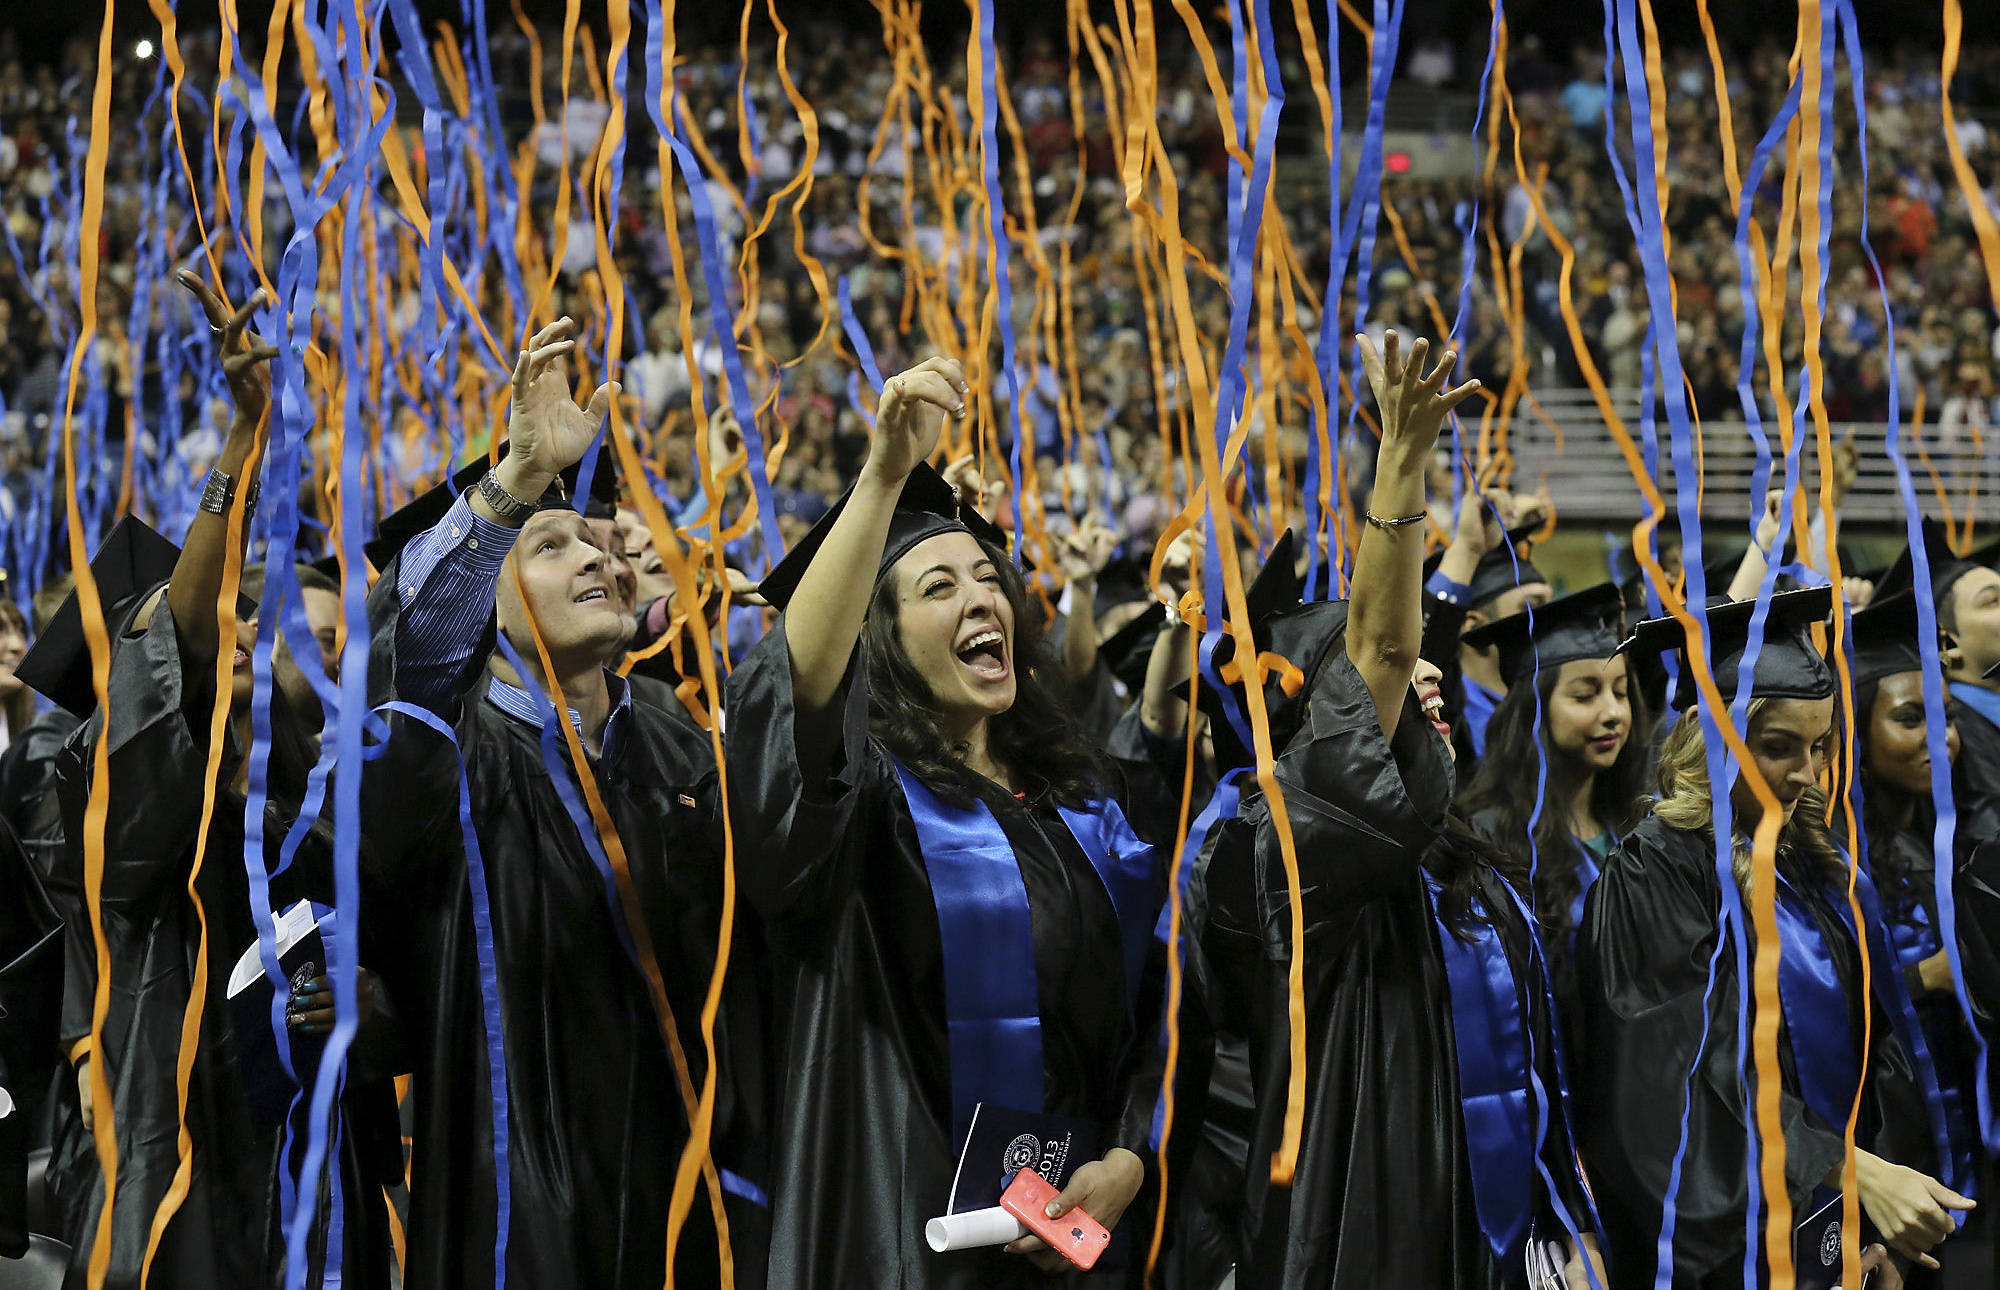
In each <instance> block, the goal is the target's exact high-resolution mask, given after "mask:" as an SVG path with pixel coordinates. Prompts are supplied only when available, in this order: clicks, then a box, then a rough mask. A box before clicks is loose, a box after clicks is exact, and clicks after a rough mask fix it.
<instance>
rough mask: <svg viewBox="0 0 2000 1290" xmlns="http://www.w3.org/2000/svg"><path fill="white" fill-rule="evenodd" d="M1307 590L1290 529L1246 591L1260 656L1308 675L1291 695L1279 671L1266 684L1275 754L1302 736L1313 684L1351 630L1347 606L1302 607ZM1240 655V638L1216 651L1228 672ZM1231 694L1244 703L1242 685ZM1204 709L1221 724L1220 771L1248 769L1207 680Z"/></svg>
mask: <svg viewBox="0 0 2000 1290" xmlns="http://www.w3.org/2000/svg"><path fill="white" fill-rule="evenodd" d="M1303 590H1304V587H1303V584H1302V583H1301V582H1300V580H1299V573H1298V563H1297V558H1296V556H1295V554H1294V550H1293V537H1292V533H1291V530H1289V529H1287V530H1286V531H1285V533H1284V535H1283V536H1282V537H1280V538H1279V539H1278V541H1277V545H1275V546H1273V547H1272V548H1271V554H1270V558H1268V559H1267V560H1265V561H1264V567H1263V568H1262V569H1261V570H1259V571H1258V573H1257V576H1256V578H1255V579H1253V580H1252V581H1251V583H1250V585H1249V587H1247V588H1245V589H1244V596H1243V598H1244V608H1245V610H1246V611H1247V613H1248V616H1249V619H1250V631H1251V635H1252V637H1253V638H1254V639H1255V641H1256V645H1257V650H1258V652H1259V653H1260V654H1262V653H1272V654H1276V655H1278V656H1279V657H1281V658H1283V659H1285V660H1286V661H1287V662H1289V663H1290V664H1291V665H1292V666H1293V667H1296V668H1297V669H1299V672H1300V673H1301V674H1302V680H1303V683H1302V684H1299V685H1297V686H1296V687H1294V688H1292V689H1291V690H1289V691H1288V690H1287V687H1286V686H1285V684H1284V681H1283V677H1282V676H1281V675H1279V674H1278V673H1277V672H1275V671H1274V672H1273V673H1272V674H1271V675H1270V676H1269V677H1267V678H1266V680H1265V682H1264V708H1265V711H1266V712H1268V713H1269V714H1270V718H1271V746H1272V747H1274V748H1283V747H1284V746H1285V745H1286V744H1287V743H1289V742H1291V738H1292V736H1293V735H1294V734H1296V733H1297V732H1298V728H1299V726H1300V724H1301V723H1302V722H1303V721H1304V719H1305V712H1306V704H1307V701H1308V700H1309V699H1310V698H1311V695H1312V687H1313V684H1314V682H1315V681H1316V680H1317V678H1318V676H1319V669H1320V664H1321V663H1322V662H1324V661H1325V659H1326V655H1327V652H1328V650H1329V649H1330V648H1331V647H1332V646H1333V644H1334V642H1335V641H1337V640H1339V638H1340V635H1341V633H1342V632H1343V631H1345V630H1346V628H1347V602H1346V601H1344V600H1320V601H1313V602H1311V603H1301V601H1300V599H1299V597H1300V594H1301V592H1302V591H1303ZM1235 655H1236V638H1235V637H1233V636H1229V635H1224V636H1223V637H1222V640H1221V642H1220V643H1219V644H1218V645H1217V646H1216V651H1215V660H1214V662H1215V666H1216V667H1217V668H1218V669H1220V668H1222V667H1224V666H1226V665H1227V664H1228V663H1229V661H1230V659H1232V658H1234V657H1235ZM1230 689H1231V690H1232V691H1233V692H1234V693H1235V694H1236V697H1237V699H1238V700H1239V702H1240V701H1241V699H1242V698H1243V694H1244V690H1243V683H1242V681H1240V680H1239V681H1237V682H1236V683H1235V684H1234V685H1232V686H1230ZM1175 691H1176V692H1177V693H1179V694H1180V695H1182V696H1183V697H1185V696H1186V694H1187V688H1186V683H1185V682H1183V683H1182V684H1181V685H1179V686H1176V687H1175ZM1200 706H1201V708H1202V709H1203V710H1204V711H1206V712H1208V713H1210V714H1211V715H1212V716H1214V717H1216V718H1217V720H1216V721H1214V722H1213V723H1212V730H1213V734H1214V738H1215V757H1216V761H1217V763H1218V764H1219V765H1220V767H1221V768H1223V769H1228V768H1229V767H1232V766H1240V765H1245V764H1247V763H1248V761H1249V759H1250V753H1249V750H1247V749H1245V748H1243V747H1242V746H1241V741H1240V740H1238V739H1237V738H1236V736H1235V732H1234V730H1233V729H1232V728H1231V727H1230V724H1229V722H1227V721H1226V720H1222V719H1220V718H1221V717H1222V714H1223V710H1224V709H1223V703H1222V697H1221V696H1220V695H1219V694H1217V693H1216V691H1215V687H1213V686H1212V685H1210V684H1208V682H1207V681H1206V680H1204V681H1203V682H1202V686H1201V690H1200Z"/></svg>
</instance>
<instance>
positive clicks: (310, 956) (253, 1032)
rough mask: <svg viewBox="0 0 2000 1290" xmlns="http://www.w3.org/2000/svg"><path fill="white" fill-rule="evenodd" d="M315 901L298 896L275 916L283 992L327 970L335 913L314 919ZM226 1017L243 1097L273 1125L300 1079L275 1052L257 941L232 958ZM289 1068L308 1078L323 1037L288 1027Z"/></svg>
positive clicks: (266, 984)
mask: <svg viewBox="0 0 2000 1290" xmlns="http://www.w3.org/2000/svg"><path fill="white" fill-rule="evenodd" d="M313 915H314V910H313V906H311V905H310V904H308V903H307V902H305V901H303V900H302V901H299V902H298V903H297V904H295V905H293V906H292V907H291V908H290V909H287V910H286V911H285V912H284V913H282V914H280V915H279V916H278V919H277V948H278V966H279V967H280V968H281V969H283V971H284V974H285V989H286V993H287V995H289V994H290V993H291V992H292V991H294V990H297V989H299V988H300V987H301V986H303V985H304V984H305V983H306V982H308V981H310V980H312V979H313V978H314V977H316V976H323V975H325V973H326V937H327V936H329V935H331V934H332V932H333V921H334V913H333V911H332V910H326V911H325V912H324V913H322V914H321V915H320V916H319V917H318V918H317V919H315V918H314V916H313ZM228 997H229V1020H230V1024H231V1025H232V1026H233V1027H234V1029H235V1031H236V1035H235V1039H236V1068H237V1073H238V1076H239V1077H240V1078H241V1079H242V1081H243V1093H244V1097H245V1100H247V1101H248V1102H249V1104H250V1110H251V1112H252V1114H254V1115H255V1116H256V1117H257V1119H258V1120H259V1121H260V1122H262V1123H263V1124H265V1125H267V1126H270V1127H274V1128H275V1127H276V1126H278V1125H281V1124H283V1123H284V1122H285V1117H286V1116H287V1115H288V1114H290V1112H291V1106H292V1095H293V1094H294V1093H296V1092H297V1091H298V1090H299V1082H298V1081H295V1080H294V1079H293V1078H292V1076H290V1075H288V1074H286V1073H285V1064H284V1062H283V1061H281V1060H280V1059H279V1056H278V1039H277V1036H276V1034H275V1033H274V1032H273V1031H272V1029H271V978H270V977H268V976H266V975H265V974H264V960H263V957H262V949H261V947H260V945H258V944H255V943H253V944H252V945H251V946H250V948H249V949H247V950H245V951H243V956H242V957H241V958H239V959H237V960H236V967H235V969H234V970H233V971H231V972H230V974H229V992H228ZM286 1039H287V1040H288V1041H289V1044H290V1053H289V1056H290V1058H291V1063H292V1070H293V1071H295V1072H298V1073H299V1075H300V1076H301V1078H302V1079H304V1080H306V1081H308V1082H310V1080H311V1078H312V1075H311V1072H312V1071H313V1070H314V1069H315V1068H316V1067H317V1065H318V1063H319V1054H320V1050H321V1049H322V1048H323V1047H324V1046H325V1042H326V1041H325V1039H324V1037H322V1036H318V1035H300V1034H297V1033H296V1032H294V1031H292V1030H291V1028H290V1027H287V1028H286Z"/></svg>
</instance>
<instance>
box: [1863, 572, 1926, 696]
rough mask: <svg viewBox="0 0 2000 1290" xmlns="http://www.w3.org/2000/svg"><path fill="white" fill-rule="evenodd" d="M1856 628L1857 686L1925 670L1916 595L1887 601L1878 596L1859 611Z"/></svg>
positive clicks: (1911, 594) (1908, 594)
mask: <svg viewBox="0 0 2000 1290" xmlns="http://www.w3.org/2000/svg"><path fill="white" fill-rule="evenodd" d="M1852 626H1853V635H1852V636H1851V638H1850V639H1852V640H1853V642H1854V683H1855V684H1856V685H1863V684H1866V683H1867V682H1869V681H1879V680H1881V679H1882V678H1883V677H1885V676H1894V675H1896V674H1897V673H1898V672H1920V671H1922V670H1923V667H1924V656H1923V648H1922V637H1921V636H1920V635H1919V634H1918V633H1919V632H1920V631H1921V630H1922V629H1921V627H1920V625H1919V623H1918V620H1917V597H1916V593H1915V592H1912V591H1903V592H1900V593H1898V594H1896V595H1893V596H1890V597H1888V598H1887V599H1886V600H1885V599H1883V598H1882V597H1880V596H1877V597H1876V598H1875V599H1873V600H1870V601H1869V602H1868V607H1867V608H1866V609H1862V610H1858V611H1856V613H1855V615H1854V619H1853V623H1852Z"/></svg>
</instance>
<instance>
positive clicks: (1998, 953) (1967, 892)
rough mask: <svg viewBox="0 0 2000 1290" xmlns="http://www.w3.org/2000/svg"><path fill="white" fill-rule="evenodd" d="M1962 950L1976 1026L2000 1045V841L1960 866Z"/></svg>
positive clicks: (1985, 844)
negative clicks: (1998, 1041)
mask: <svg viewBox="0 0 2000 1290" xmlns="http://www.w3.org/2000/svg"><path fill="white" fill-rule="evenodd" d="M1953 896H1954V897H1955V900H1956V903H1957V906H1958V910H1957V913H1958V949H1959V957H1960V961H1961V962H1962V963H1963V965H1964V969H1965V992H1966V995H1967V996H1968V997H1969V998H1970V999H1971V1000H1972V1012H1973V1020H1974V1021H1975V1022H1976V1023H1977V1024H1978V1026H1979V1029H1980V1031H1981V1033H1983V1034H1984V1035H1985V1036H1986V1041H1987V1042H1988V1043H1989V1044H1990V1043H1993V1042H1995V1041H1996V1040H2000V1024H1996V1022H2000V839H1996V840H1993V841H1989V842H1983V843H1981V844H1980V845H1978V846H1976V847H1974V848H1973V849H1972V850H1971V852H1970V853H1969V854H1967V856H1966V858H1965V860H1964V861H1963V862H1962V863H1961V864H1960V865H1959V868H1958V873H1957V876H1956V877H1955V879H1954V886H1953Z"/></svg>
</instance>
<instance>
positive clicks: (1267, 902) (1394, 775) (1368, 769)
mask: <svg viewBox="0 0 2000 1290" xmlns="http://www.w3.org/2000/svg"><path fill="white" fill-rule="evenodd" d="M1334 650H1335V652H1334V654H1333V656H1332V657H1331V658H1329V659H1328V660H1327V661H1326V664H1325V666H1324V667H1323V668H1322V669H1321V675H1320V679H1319V681H1318V683H1317V688H1316V690H1315V691H1314V694H1313V697H1312V703H1311V706H1310V707H1309V708H1308V710H1307V714H1306V722H1305V726H1304V728H1303V729H1301V730H1300V732H1299V733H1298V735H1297V736H1295V737H1294V738H1293V740H1292V742H1291V744H1290V746H1289V747H1287V748H1286V749H1285V751H1284V753H1283V754H1282V755H1281V756H1280V757H1279V758H1278V761H1277V767H1276V770H1277V779H1278V784H1279V786H1280V788H1281V789H1282V790H1283V792H1284V800H1285V811H1286V814H1287V815H1288V816H1289V818H1290V822H1291V828H1292V840H1293V844H1294V846H1293V852H1294V854H1295V855H1296V856H1297V858H1298V864H1299V881H1300V895H1301V898H1302V900H1303V901H1304V905H1305V917H1306V923H1307V925H1308V927H1310V928H1313V929H1338V928H1343V927H1345V926H1346V925H1347V924H1348V923H1349V922H1351V921H1352V919H1353V917H1354V915H1355V912H1356V910H1357V908H1358V907H1359V906H1360V905H1362V904H1364V903H1366V902H1367V901H1370V900H1373V899H1376V898H1378V897H1380V896H1382V895H1385V894H1387V893H1389V892H1392V891H1396V890H1398V889H1399V888H1402V887H1403V886H1405V885H1406V884H1407V883H1408V882H1409V880H1410V875H1411V874H1412V873H1413V872H1414V871H1415V870H1416V869H1417V867H1418V866H1419V865H1421V864H1422V862H1423V855H1424V852H1425V851H1426V850H1427V849H1428V848H1429V847H1430V845H1431V843H1432V842H1433V841H1434V840H1435V839H1436V838H1437V836H1438V834H1439V833H1440V832H1442V831H1443V829H1444V820H1445V812H1446V810H1447V809H1448V808H1449V807H1450V805H1451V795H1452V776H1451V765H1450V761H1449V754H1448V753H1447V752H1446V750H1445V746H1444V743H1443V741H1441V740H1440V739H1438V737H1437V736H1436V734H1435V732H1434V731H1433V730H1432V728H1431V726H1430V723H1429V722H1427V721H1425V720H1423V719H1422V717H1421V716H1419V715H1418V714H1417V713H1416V710H1415V709H1414V707H1412V708H1410V709H1409V710H1408V711H1406V712H1405V713H1404V716H1403V720H1401V721H1400V722H1398V723H1397V729H1396V737H1395V739H1394V740H1393V741H1391V740H1389V739H1387V738H1384V737H1383V734H1382V726H1381V721H1380V718H1379V717H1378V716H1377V714H1376V711H1375V704H1374V700H1373V699H1372V698H1371V697H1370V696H1369V693H1368V686H1367V684H1366V683H1365V682H1364V681H1363V680H1362V679H1361V673H1360V672H1359V671H1358V670H1357V669H1356V668H1355V666H1354V662H1353V660H1351V659H1349V658H1348V657H1347V653H1346V651H1345V650H1344V649H1342V648H1341V647H1339V646H1337V645H1336V646H1335V647H1334ZM1244 819H1245V822H1246V823H1248V824H1250V825H1252V826H1253V827H1254V828H1255V829H1256V846H1255V863H1256V873H1257V879H1256V884H1255V886H1256V891H1255V901H1256V903H1255V906H1254V912H1252V920H1253V921H1251V922H1250V923H1249V924H1248V928H1249V929H1254V930H1255V931H1256V932H1257V933H1258V934H1259V936H1260V937H1261V939H1262V940H1263V942H1264V944H1265V945H1266V946H1267V947H1270V948H1272V949H1274V950H1277V951H1280V952H1279V955H1278V956H1279V957H1283V953H1282V950H1283V947H1284V946H1286V945H1288V944H1289V942H1290V938H1291V911H1290V898H1289V895H1288V894H1287V889H1286V888H1287V884H1286V880H1285V871H1284V858H1283V850H1282V840H1281V838H1280V834H1279V829H1278V827H1277V822H1276V820H1275V819H1274V818H1273V816H1272V815H1271V810H1270V802H1269V800H1268V799H1266V798H1264V797H1263V796H1261V795H1260V796H1259V797H1258V798H1257V800H1256V801H1255V803H1254V804H1246V807H1245V810H1244ZM1211 882H1212V883H1213V887H1212V891H1213V895H1214V899H1215V902H1216V917H1217V918H1218V919H1219V920H1221V921H1222V922H1223V923H1224V924H1225V925H1228V926H1232V927H1236V928H1239V929H1244V928H1245V924H1244V921H1243V918H1242V913H1243V912H1244V911H1243V903H1242V895H1243V893H1242V892H1241V890H1240V886H1239V888H1238V890H1236V891H1230V890H1229V889H1228V887H1229V884H1227V883H1226V882H1224V881H1222V880H1221V879H1219V878H1217V877H1216V876H1215V875H1213V874H1211ZM1231 906H1234V907H1235V908H1234V911H1233V912H1232V910H1231V908H1230V907H1231Z"/></svg>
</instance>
